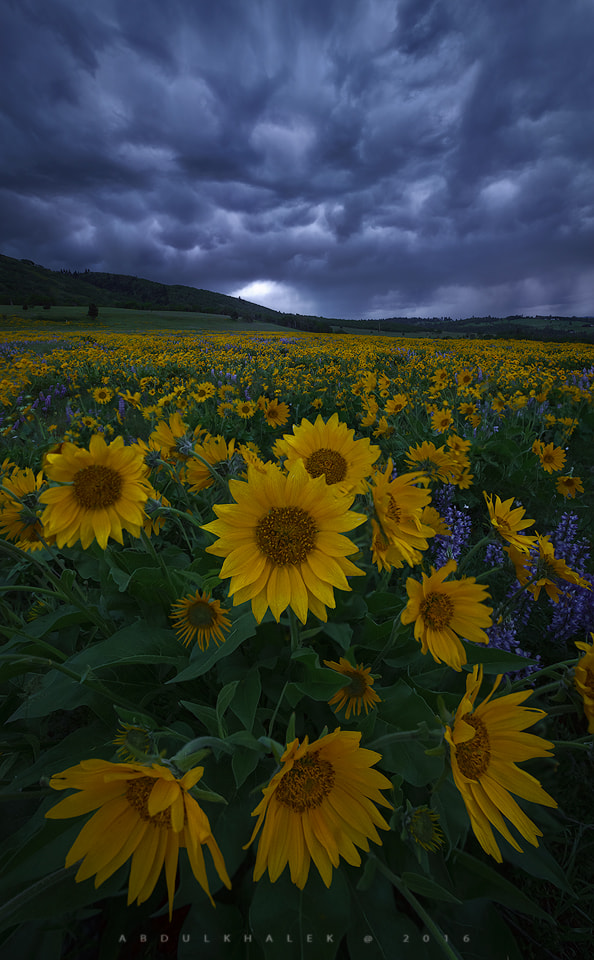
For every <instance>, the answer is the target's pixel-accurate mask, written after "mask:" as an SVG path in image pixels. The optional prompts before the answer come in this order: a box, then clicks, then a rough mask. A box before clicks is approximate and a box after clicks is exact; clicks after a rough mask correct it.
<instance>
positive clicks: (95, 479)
mask: <svg viewBox="0 0 594 960" xmlns="http://www.w3.org/2000/svg"><path fill="white" fill-rule="evenodd" d="M46 459H47V467H46V473H47V476H48V478H49V479H50V480H53V481H55V482H56V483H57V484H59V485H57V486H52V487H50V489H49V490H45V491H43V493H41V494H40V496H39V500H40V503H43V504H45V505H46V506H45V510H44V511H43V514H42V517H41V521H42V523H43V526H44V530H45V531H46V535H48V536H55V538H56V543H57V544H58V547H60V548H61V547H63V546H64V544H66V546H68V547H71V546H72V545H73V544H75V543H76V541H77V540H80V542H81V545H82V547H83V549H84V550H86V549H87V547H88V546H89V544H91V543H92V542H93V540H97V542H98V544H99V546H100V547H101V548H102V549H103V550H105V547H106V546H107V541H108V539H109V537H113V539H114V540H117V541H118V543H123V537H122V531H123V530H128V531H129V533H131V534H132V536H134V537H139V536H140V528H141V527H142V524H143V518H144V504H145V503H146V501H147V499H148V486H147V481H146V475H147V472H148V470H147V468H146V466H145V464H144V461H143V459H142V455H141V453H140V452H139V451H138V450H137V449H136V448H134V447H126V446H124V440H123V437H116V439H115V440H113V441H112V443H110V444H109V445H107V444H106V442H105V440H104V438H103V437H102V436H101V434H95V435H94V436H93V437H91V441H90V444H89V449H88V450H85V449H83V448H80V447H77V446H75V444H73V443H64V444H62V446H61V450H60V453H48V454H47V458H46Z"/></svg>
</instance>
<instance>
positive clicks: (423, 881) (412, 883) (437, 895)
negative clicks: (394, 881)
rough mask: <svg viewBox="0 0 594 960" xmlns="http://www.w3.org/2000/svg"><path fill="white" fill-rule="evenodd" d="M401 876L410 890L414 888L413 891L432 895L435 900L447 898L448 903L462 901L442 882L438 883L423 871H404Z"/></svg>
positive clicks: (423, 894) (426, 895)
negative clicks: (443, 885)
mask: <svg viewBox="0 0 594 960" xmlns="http://www.w3.org/2000/svg"><path fill="white" fill-rule="evenodd" d="M401 877H402V880H403V881H404V884H405V886H407V887H408V889H409V890H412V892H413V893H419V894H421V896H423V897H430V898H431V899H433V900H445V901H446V902H447V903H461V902H462V901H461V900H458V897H455V896H454V894H453V893H450V891H449V890H446V889H445V887H442V886H441V884H439V883H436V881H435V880H432V879H431V878H430V877H426V876H424V875H423V874H421V873H412V872H410V871H404V873H402V874H401Z"/></svg>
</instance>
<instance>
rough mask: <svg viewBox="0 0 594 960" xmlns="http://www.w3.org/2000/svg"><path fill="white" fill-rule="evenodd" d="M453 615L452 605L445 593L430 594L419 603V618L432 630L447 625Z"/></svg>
mask: <svg viewBox="0 0 594 960" xmlns="http://www.w3.org/2000/svg"><path fill="white" fill-rule="evenodd" d="M453 613H454V604H453V603H452V601H451V600H450V598H449V597H448V595H447V593H430V594H429V596H428V597H425V599H424V600H423V601H422V602H421V616H422V618H423V620H424V621H425V623H426V624H427V626H429V627H432V628H433V629H434V630H439V629H440V628H441V627H445V626H447V625H448V623H449V622H450V620H451V619H452V615H453Z"/></svg>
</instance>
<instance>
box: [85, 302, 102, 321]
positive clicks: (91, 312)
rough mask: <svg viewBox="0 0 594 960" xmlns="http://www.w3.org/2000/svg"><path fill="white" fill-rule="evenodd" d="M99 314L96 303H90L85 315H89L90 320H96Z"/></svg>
mask: <svg viewBox="0 0 594 960" xmlns="http://www.w3.org/2000/svg"><path fill="white" fill-rule="evenodd" d="M98 316H99V307H98V306H97V304H96V303H90V304H89V309H88V312H87V317H91V319H92V320H96V319H97V317H98Z"/></svg>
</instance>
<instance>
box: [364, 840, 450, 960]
mask: <svg viewBox="0 0 594 960" xmlns="http://www.w3.org/2000/svg"><path fill="white" fill-rule="evenodd" d="M368 856H369V857H370V858H371V859H372V860H374V861H375V863H376V864H377V867H378V869H379V870H380V872H381V873H383V875H384V876H385V877H386V878H387V879H388V880H389V881H390V883H391V884H392V886H394V887H396V889H397V890H398V892H399V893H400V894H401V895H402V896H403V897H404V898H405V900H408V902H409V903H410V905H411V907H412V908H413V910H414V911H415V912H416V913H417V915H418V916H419V917H420V918H421V920H422V921H423V923H424V924H425V926H426V927H427V930H429V931H430V932H431V933H432V934H433V936H434V937H435V939H436V941H437V943H438V944H439V946H440V947H441V949H442V950H443V952H444V954H445V955H446V957H448V958H449V960H462V958H461V957H460V954H459V953H458V951H457V950H455V949H454V948H453V947H452V946H451V945H450V944H449V943H448V941H447V940H446V938H445V937H444V935H443V933H442V932H441V930H440V929H439V927H438V926H437V924H436V923H435V921H434V920H432V919H431V917H430V916H429V914H428V913H427V911H426V910H425V908H424V907H423V906H422V904H420V903H419V901H418V900H417V898H416V897H415V895H414V893H412V892H411V891H410V890H409V889H408V887H407V886H406V884H405V883H404V881H403V880H401V878H400V877H397V876H396V874H395V873H392V871H391V870H390V869H389V867H387V866H386V865H385V863H382V861H381V860H380V859H379V858H378V857H376V855H375V853H369V854H368Z"/></svg>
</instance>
